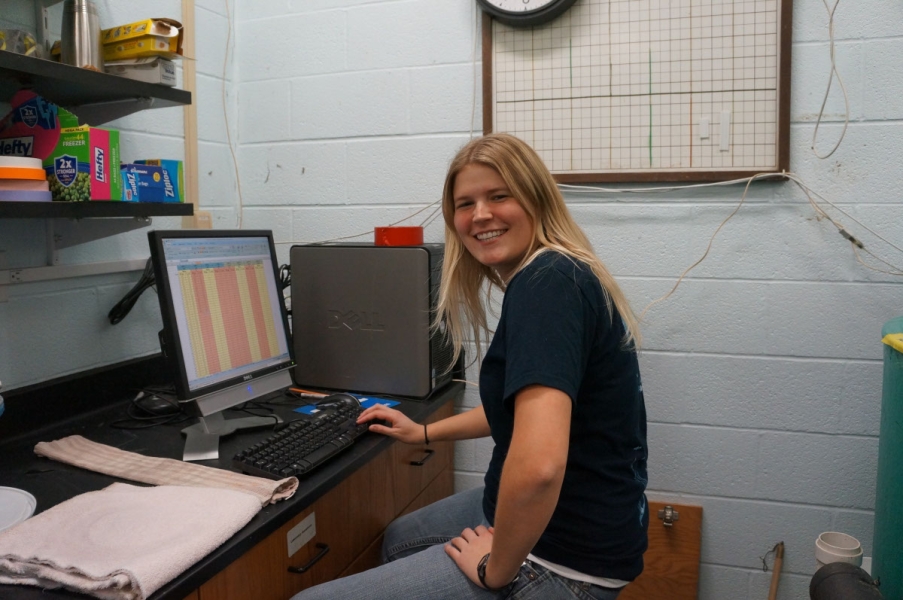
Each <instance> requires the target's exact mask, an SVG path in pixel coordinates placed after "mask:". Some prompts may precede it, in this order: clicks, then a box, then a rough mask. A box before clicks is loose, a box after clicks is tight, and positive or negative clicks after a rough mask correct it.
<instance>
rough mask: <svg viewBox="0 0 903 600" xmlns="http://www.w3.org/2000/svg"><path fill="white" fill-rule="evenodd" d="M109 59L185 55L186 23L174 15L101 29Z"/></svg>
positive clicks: (106, 56)
mask: <svg viewBox="0 0 903 600" xmlns="http://www.w3.org/2000/svg"><path fill="white" fill-rule="evenodd" d="M101 41H102V43H103V59H104V61H105V62H109V61H117V60H124V59H128V58H141V57H145V56H163V57H165V58H178V57H179V56H181V55H182V24H181V23H179V22H178V21H174V20H172V19H145V20H143V21H137V22H135V23H129V24H128V25H120V26H118V27H112V28H110V29H104V30H103V31H102V32H101Z"/></svg>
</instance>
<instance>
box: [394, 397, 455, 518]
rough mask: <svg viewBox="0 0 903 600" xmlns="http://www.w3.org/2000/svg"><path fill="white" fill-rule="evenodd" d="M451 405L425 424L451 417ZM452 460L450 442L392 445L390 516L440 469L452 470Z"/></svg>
mask: <svg viewBox="0 0 903 600" xmlns="http://www.w3.org/2000/svg"><path fill="white" fill-rule="evenodd" d="M454 410H455V407H454V403H453V402H452V401H449V402H447V403H446V404H444V405H443V406H442V408H440V409H439V410H437V411H436V412H434V413H433V414H432V415H431V416H430V417H429V418H428V419H427V421H426V422H427V423H434V422H436V421H440V420H442V419H444V418H446V417H450V416H452V415H453V414H454ZM453 460H454V445H453V444H452V442H433V443H431V444H430V445H429V446H427V445H425V444H415V445H410V444H401V443H395V444H393V445H392V472H393V479H394V480H395V486H394V494H395V507H394V512H393V514H396V515H397V514H399V513H401V511H402V510H404V509H405V507H406V506H408V505H409V504H410V503H411V501H412V500H414V498H416V497H417V495H418V494H420V492H422V491H423V490H424V488H426V486H428V485H429V484H430V482H431V481H433V479H435V478H436V476H437V475H438V474H439V473H441V472H442V470H443V469H451V468H452V461H453Z"/></svg>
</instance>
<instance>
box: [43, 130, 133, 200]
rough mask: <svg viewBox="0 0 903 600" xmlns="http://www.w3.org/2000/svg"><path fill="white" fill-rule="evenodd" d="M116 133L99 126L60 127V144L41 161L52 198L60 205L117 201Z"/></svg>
mask: <svg viewBox="0 0 903 600" xmlns="http://www.w3.org/2000/svg"><path fill="white" fill-rule="evenodd" d="M118 167H119V132H118V131H117V130H115V129H101V128H99V127H89V126H88V125H82V126H80V127H67V128H63V130H62V132H61V133H60V141H59V143H58V144H57V147H56V149H55V150H54V151H53V152H52V153H51V155H50V156H48V157H47V158H45V159H44V171H46V173H47V180H48V181H49V182H50V191H51V193H52V194H53V199H54V200H56V201H64V202H84V201H88V200H119V199H120V196H121V195H122V182H121V180H120V178H119V168H118Z"/></svg>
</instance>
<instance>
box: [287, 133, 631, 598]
mask: <svg viewBox="0 0 903 600" xmlns="http://www.w3.org/2000/svg"><path fill="white" fill-rule="evenodd" d="M442 203H443V204H442V208H443V214H444V216H445V223H446V234H445V243H446V247H445V262H444V265H443V274H442V289H441V294H440V301H439V310H438V313H439V314H438V319H440V320H444V321H445V323H446V324H447V327H448V331H449V332H450V335H451V337H452V340H453V343H454V348H455V354H456V357H457V355H459V354H460V352H461V349H462V346H463V344H464V342H465V338H466V336H467V335H468V334H472V336H473V339H474V340H475V341H476V347H477V348H478V349H479V348H481V344H480V341H481V339H483V336H484V335H485V334H486V333H487V331H488V329H487V323H486V312H485V307H484V304H483V302H482V301H481V298H482V297H484V296H485V294H484V293H483V292H484V286H485V284H486V282H487V281H488V282H489V284H490V285H495V286H498V287H499V288H501V289H502V290H504V291H505V296H504V300H503V303H502V312H501V316H500V319H499V323H498V326H497V328H496V330H495V333H494V335H493V336H492V342H491V344H490V346H489V349H488V350H487V352H486V356H485V358H484V359H483V361H482V367H481V370H480V397H481V400H482V405H481V406H480V407H477V408H475V409H472V410H470V411H468V412H464V413H461V414H458V415H455V416H453V417H450V418H448V419H444V420H442V421H439V422H437V423H433V424H430V425H429V427H428V428H427V427H426V426H424V425H418V424H416V423H414V422H413V421H411V420H410V419H408V418H407V417H405V416H404V415H403V414H401V413H400V412H398V411H395V410H392V409H389V408H387V407H384V406H374V407H372V408H370V409H367V410H366V411H365V412H364V413H363V414H362V415H361V417H360V421H361V422H365V421H369V420H372V419H382V420H383V421H385V422H386V423H387V425H376V424H374V425H371V426H370V429H371V431H375V432H379V433H383V434H385V435H389V436H391V437H393V438H396V439H398V440H400V441H402V442H406V443H418V444H419V443H423V442H424V441H426V442H427V443H429V442H432V441H439V440H461V439H471V438H477V437H484V436H487V435H491V436H492V438H493V441H494V442H495V448H494V450H493V453H492V459H491V462H490V466H489V469H488V471H487V473H486V477H485V487H484V488H480V489H476V490H470V491H467V492H463V493H459V494H456V495H454V496H451V497H450V498H446V499H444V500H441V501H439V502H437V503H435V504H433V505H431V506H427V507H426V508H423V509H421V510H419V511H417V512H414V513H412V514H410V515H406V516H404V517H402V518H400V519H398V520H396V521H395V522H394V523H392V524H391V525H390V526H389V528H388V530H387V531H386V536H385V541H384V545H383V559H384V563H385V564H384V565H383V566H381V567H379V568H376V569H372V570H370V571H367V572H365V573H361V574H358V575H353V576H351V577H348V578H345V579H341V580H337V581H334V582H330V583H327V584H324V585H322V586H319V587H316V588H312V589H310V590H307V591H305V592H302V593H301V594H299V595H298V596H296V599H297V600H300V599H302V598H303V599H304V600H309V599H314V598H351V597H359V598H393V599H394V598H405V599H411V600H420V599H431V598H455V599H457V598H486V599H489V598H526V597H530V598H542V599H543V600H545V599H556V598H596V599H606V600H611V599H613V598H615V597H617V595H618V593H619V592H620V590H621V588H622V587H623V586H624V585H626V584H627V583H628V582H630V581H632V580H633V579H635V578H636V577H637V575H639V574H640V572H641V571H642V569H643V559H642V555H643V552H644V551H645V549H646V529H647V526H648V514H647V506H646V498H645V495H644V490H645V486H646V455H647V450H646V412H645V406H644V401H643V391H642V385H641V383H640V374H639V367H638V363H637V356H636V351H635V346H636V344H637V342H638V338H639V331H638V326H637V322H636V319H635V318H634V316H633V313H632V312H631V311H630V307H629V306H628V303H627V300H626V298H625V297H624V295H623V293H622V292H621V290H620V289H619V287H618V285H617V283H616V282H615V281H614V279H613V278H612V276H611V275H610V274H609V273H608V271H607V270H606V269H605V267H604V266H603V265H602V263H601V262H600V261H599V259H598V258H596V257H595V255H594V254H593V252H592V249H591V247H590V244H589V241H588V240H587V238H586V236H585V235H584V234H583V232H582V231H581V230H580V228H579V227H578V226H577V225H576V224H575V223H574V221H573V219H572V218H571V216H570V214H569V212H568V210H567V208H566V206H565V204H564V199H563V198H562V196H561V193H560V192H559V191H558V188H557V186H556V185H555V182H554V180H553V179H552V176H551V174H550V173H549V171H548V169H547V168H546V167H545V165H544V164H543V162H542V160H541V159H540V158H539V156H538V155H537V154H536V153H535V152H534V151H533V150H532V149H531V148H530V147H529V146H528V145H527V144H525V143H524V142H522V141H521V140H519V139H517V138H515V137H513V136H510V135H506V134H492V135H488V136H485V137H482V138H479V139H476V140H473V141H472V142H470V143H469V144H467V145H466V146H465V147H464V148H463V149H461V151H460V152H459V153H458V154H457V156H456V157H455V159H454V160H453V161H452V163H451V166H450V168H449V172H448V175H447V177H446V181H445V187H444V192H443V199H442Z"/></svg>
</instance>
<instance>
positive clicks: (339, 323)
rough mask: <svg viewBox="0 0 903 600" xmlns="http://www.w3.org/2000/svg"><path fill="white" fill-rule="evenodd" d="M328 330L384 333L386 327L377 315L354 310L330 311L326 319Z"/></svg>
mask: <svg viewBox="0 0 903 600" xmlns="http://www.w3.org/2000/svg"><path fill="white" fill-rule="evenodd" d="M326 326H327V327H328V328H329V329H347V330H349V331H355V330H360V331H385V330H386V326H385V324H384V323H381V322H380V320H379V313H375V312H368V311H360V312H358V311H354V310H348V311H344V310H330V311H328V314H327V317H326Z"/></svg>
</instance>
